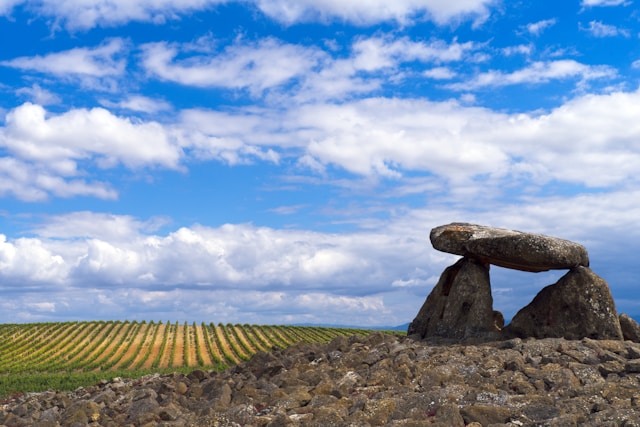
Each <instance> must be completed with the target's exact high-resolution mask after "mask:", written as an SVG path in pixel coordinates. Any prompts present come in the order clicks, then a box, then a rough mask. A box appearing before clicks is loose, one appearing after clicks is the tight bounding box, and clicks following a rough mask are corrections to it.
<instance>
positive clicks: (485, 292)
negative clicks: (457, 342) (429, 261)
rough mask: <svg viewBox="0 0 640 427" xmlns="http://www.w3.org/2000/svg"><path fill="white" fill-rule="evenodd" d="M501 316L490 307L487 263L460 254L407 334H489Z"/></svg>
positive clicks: (442, 276)
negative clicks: (460, 257) (459, 257)
mask: <svg viewBox="0 0 640 427" xmlns="http://www.w3.org/2000/svg"><path fill="white" fill-rule="evenodd" d="M500 319H502V321H504V319H503V318H502V315H501V314H500V313H494V311H493V298H492V297H491V284H490V283H489V268H488V266H487V265H484V264H483V263H481V262H479V261H478V260H475V259H472V258H462V259H460V260H459V261H458V262H456V263H455V264H454V265H452V266H449V267H447V268H446V269H445V270H444V272H443V273H442V275H441V276H440V280H439V281H438V283H437V284H436V286H435V287H434V288H433V290H432V291H431V293H430V294H429V296H428V297H427V299H426V301H425V302H424V304H423V305H422V308H421V309H420V311H419V312H418V315H417V316H416V318H415V319H414V320H413V322H411V324H410V325H409V329H408V331H407V334H408V335H417V336H418V338H420V339H422V338H429V337H443V338H455V339H465V338H471V337H474V338H476V337H489V336H491V335H492V334H493V335H497V334H498V331H499V328H500V327H502V325H501V324H498V325H496V321H498V322H500Z"/></svg>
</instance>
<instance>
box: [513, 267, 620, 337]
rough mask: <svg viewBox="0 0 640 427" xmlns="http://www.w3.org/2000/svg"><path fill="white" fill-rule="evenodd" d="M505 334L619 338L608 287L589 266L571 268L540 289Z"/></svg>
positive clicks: (517, 315) (516, 316) (617, 323)
mask: <svg viewBox="0 0 640 427" xmlns="http://www.w3.org/2000/svg"><path fill="white" fill-rule="evenodd" d="M505 332H506V333H507V334H513V335H515V336H520V337H536V338H546V337H564V338H566V339H582V338H584V337H588V338H592V339H614V340H621V339H622V330H621V329H620V321H619V320H618V315H617V313H616V307H615V304H614V302H613V297H612V296H611V292H610V291H609V286H608V285H607V282H605V281H604V279H602V278H601V277H600V276H598V275H597V274H595V273H594V272H593V271H591V269H590V268H588V267H577V268H573V269H572V270H571V271H569V272H568V273H567V274H565V275H564V276H562V277H561V278H560V279H559V280H558V282H557V283H555V284H553V285H549V286H547V287H545V288H544V289H542V290H541V291H540V292H539V293H538V295H536V297H535V298H534V299H533V301H531V303H530V304H529V305H527V306H526V307H524V308H523V309H521V310H520V311H519V312H518V313H517V314H516V315H515V316H514V318H513V320H512V321H511V323H510V324H509V325H508V326H507V327H506V328H505Z"/></svg>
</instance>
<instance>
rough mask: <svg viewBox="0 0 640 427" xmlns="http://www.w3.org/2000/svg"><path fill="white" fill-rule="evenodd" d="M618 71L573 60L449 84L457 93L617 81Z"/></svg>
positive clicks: (541, 63) (484, 73) (533, 64)
mask: <svg viewBox="0 0 640 427" xmlns="http://www.w3.org/2000/svg"><path fill="white" fill-rule="evenodd" d="M616 75H617V72H616V70H615V69H613V68H611V67H609V66H607V65H585V64H581V63H580V62H577V61H574V60H572V59H564V60H557V61H544V62H541V61H538V62H533V63H532V64H530V65H529V66H527V67H525V68H523V69H520V70H516V71H512V72H509V73H505V72H502V71H496V70H490V71H486V72H483V73H480V74H478V75H477V76H475V77H474V78H473V79H471V80H469V81H467V82H462V83H452V84H450V85H448V87H449V88H450V89H453V90H473V89H479V88H482V87H500V86H509V85H516V84H540V83H546V82H548V81H551V80H561V79H570V78H578V79H580V80H581V81H583V82H584V81H588V80H594V79H603V78H613V77H615V76H616Z"/></svg>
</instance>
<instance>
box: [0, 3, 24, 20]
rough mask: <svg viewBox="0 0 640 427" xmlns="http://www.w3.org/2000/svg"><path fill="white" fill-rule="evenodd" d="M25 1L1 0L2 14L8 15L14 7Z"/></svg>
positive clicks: (0, 8)
mask: <svg viewBox="0 0 640 427" xmlns="http://www.w3.org/2000/svg"><path fill="white" fill-rule="evenodd" d="M23 1H24V0H0V16H7V15H9V14H11V11H12V10H13V8H14V7H15V6H16V5H19V4H20V3H22V2H23Z"/></svg>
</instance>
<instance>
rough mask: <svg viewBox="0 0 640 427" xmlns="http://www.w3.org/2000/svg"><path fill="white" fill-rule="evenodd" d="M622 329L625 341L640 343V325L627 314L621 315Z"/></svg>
mask: <svg viewBox="0 0 640 427" xmlns="http://www.w3.org/2000/svg"><path fill="white" fill-rule="evenodd" d="M620 328H622V336H623V337H624V339H625V340H629V341H633V342H639V343H640V324H639V323H638V322H636V321H635V320H633V319H632V318H631V317H630V316H628V315H626V314H624V313H623V314H621V315H620Z"/></svg>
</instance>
